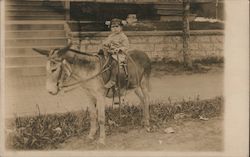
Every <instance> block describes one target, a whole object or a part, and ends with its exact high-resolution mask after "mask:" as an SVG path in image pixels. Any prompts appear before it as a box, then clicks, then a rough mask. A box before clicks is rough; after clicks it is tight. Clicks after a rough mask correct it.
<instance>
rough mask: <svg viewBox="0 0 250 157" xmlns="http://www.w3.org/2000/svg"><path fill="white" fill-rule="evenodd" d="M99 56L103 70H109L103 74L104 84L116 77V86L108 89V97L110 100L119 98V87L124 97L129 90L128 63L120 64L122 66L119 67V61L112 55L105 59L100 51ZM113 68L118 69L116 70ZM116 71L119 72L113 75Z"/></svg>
mask: <svg viewBox="0 0 250 157" xmlns="http://www.w3.org/2000/svg"><path fill="white" fill-rule="evenodd" d="M98 55H99V56H100V58H101V64H102V68H103V69H105V68H108V69H109V70H107V71H106V72H104V73H103V74H102V79H103V81H104V83H105V84H106V83H107V82H108V81H109V80H110V79H111V77H116V83H115V86H113V87H112V88H111V89H107V94H106V96H107V97H109V98H111V97H114V96H118V87H120V94H121V95H122V94H123V93H124V92H125V91H126V90H127V88H128V84H129V78H128V65H127V61H125V62H122V63H120V65H119V66H118V61H117V60H115V59H114V58H113V57H112V56H111V55H108V56H107V57H105V56H104V53H103V51H102V50H100V51H99V53H98ZM118 67H119V74H118ZM113 68H117V69H116V70H115V69H113ZM114 71H117V72H116V73H113V72H114ZM118 83H119V84H118Z"/></svg>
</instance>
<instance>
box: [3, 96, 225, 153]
mask: <svg viewBox="0 0 250 157" xmlns="http://www.w3.org/2000/svg"><path fill="white" fill-rule="evenodd" d="M222 112H223V98H222V97H216V98H214V99H208V100H199V99H198V98H197V99H196V100H190V101H185V100H183V101H181V102H176V103H171V100H169V101H168V102H154V103H152V104H151V105H150V123H151V126H158V127H160V126H161V124H163V123H167V122H169V121H171V120H174V117H175V115H176V114H178V113H181V114H186V115H189V117H191V118H195V119H196V118H199V117H200V116H203V117H207V118H210V117H215V116H219V115H220V114H222ZM7 124H8V125H9V126H8V128H7V129H8V130H9V131H8V134H7V135H8V136H7V139H6V141H7V148H10V149H16V150H42V149H56V148H57V145H58V144H60V143H63V142H64V141H65V140H67V139H69V138H70V137H72V136H82V135H86V134H87V133H88V131H89V129H90V116H89V112H88V110H83V111H79V112H68V113H61V114H48V115H37V116H30V117H16V118H15V119H14V120H9V121H8V123H7ZM121 127H123V128H127V129H135V128H138V127H142V111H141V108H140V107H139V106H133V105H131V106H128V105H125V106H123V107H122V108H121V119H119V108H112V107H109V108H107V109H106V134H107V135H110V134H112V133H114V132H116V131H118V130H119V128H121Z"/></svg>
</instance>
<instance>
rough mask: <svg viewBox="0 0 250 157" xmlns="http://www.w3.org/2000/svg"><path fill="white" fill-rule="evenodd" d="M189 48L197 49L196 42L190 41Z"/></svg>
mask: <svg viewBox="0 0 250 157" xmlns="http://www.w3.org/2000/svg"><path fill="white" fill-rule="evenodd" d="M189 49H190V50H198V49H199V44H198V43H190V45H189Z"/></svg>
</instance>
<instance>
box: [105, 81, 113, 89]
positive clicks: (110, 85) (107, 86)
mask: <svg viewBox="0 0 250 157" xmlns="http://www.w3.org/2000/svg"><path fill="white" fill-rule="evenodd" d="M115 83H116V82H115V81H113V80H109V81H108V82H107V83H106V84H105V85H104V87H105V88H111V87H113V86H114V85H115Z"/></svg>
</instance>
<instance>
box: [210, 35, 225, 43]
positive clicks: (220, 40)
mask: <svg viewBox="0 0 250 157" xmlns="http://www.w3.org/2000/svg"><path fill="white" fill-rule="evenodd" d="M210 40H211V42H213V43H224V36H222V35H213V36H210Z"/></svg>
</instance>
